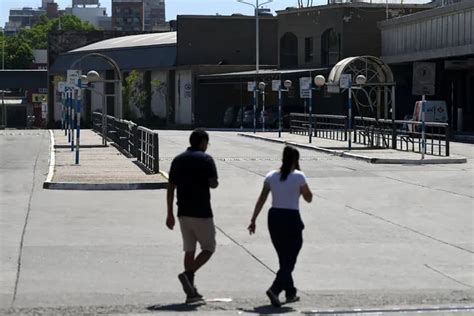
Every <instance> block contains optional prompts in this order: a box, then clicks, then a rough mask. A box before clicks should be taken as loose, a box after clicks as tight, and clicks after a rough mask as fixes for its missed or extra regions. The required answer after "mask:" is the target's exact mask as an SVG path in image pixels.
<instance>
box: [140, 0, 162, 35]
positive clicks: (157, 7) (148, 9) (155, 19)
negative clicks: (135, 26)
mask: <svg viewBox="0 0 474 316" xmlns="http://www.w3.org/2000/svg"><path fill="white" fill-rule="evenodd" d="M143 6H144V8H143V10H144V16H145V30H146V31H154V30H156V29H157V28H159V27H161V26H162V25H164V24H165V23H166V17H165V0H144V1H143Z"/></svg>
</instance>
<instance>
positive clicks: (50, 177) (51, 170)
mask: <svg viewBox="0 0 474 316" xmlns="http://www.w3.org/2000/svg"><path fill="white" fill-rule="evenodd" d="M49 139H50V141H49V171H48V176H47V177H46V181H45V182H44V183H43V188H44V187H45V185H47V184H48V183H51V181H52V180H53V176H54V166H55V165H56V156H55V154H54V133H53V130H51V129H50V130H49Z"/></svg>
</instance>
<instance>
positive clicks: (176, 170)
mask: <svg viewBox="0 0 474 316" xmlns="http://www.w3.org/2000/svg"><path fill="white" fill-rule="evenodd" d="M189 143H190V144H191V147H189V148H188V149H187V150H186V151H185V152H183V153H182V154H180V155H178V156H176V157H175V158H174V159H173V162H172V163H171V169H170V173H169V184H168V192H167V204H168V216H167V218H166V226H167V227H168V228H169V229H173V228H174V225H175V218H174V214H173V202H174V190H175V188H176V191H177V205H178V220H179V225H180V227H181V234H182V236H183V250H184V252H185V253H184V272H183V273H180V274H179V275H178V279H179V281H180V282H181V285H182V286H183V290H184V292H185V293H186V303H193V302H198V301H202V300H203V297H202V295H201V294H199V292H198V291H197V288H196V287H195V285H194V274H195V273H196V271H197V270H198V269H199V268H200V267H202V266H203V265H204V264H205V263H206V262H207V261H208V260H209V259H210V258H211V256H212V254H213V253H214V251H215V248H216V238H215V236H216V230H215V226H214V220H213V215H212V209H211V193H210V188H213V189H214V188H217V186H218V184H219V183H218V181H217V170H216V165H215V163H214V160H213V159H212V157H211V156H210V155H208V154H206V153H205V152H206V150H207V146H208V144H209V135H208V134H207V132H206V131H205V130H203V129H195V130H194V131H193V132H192V133H191V136H190V137H189ZM197 242H199V244H200V246H201V252H200V253H199V254H198V255H197V256H195V254H196V243H197Z"/></svg>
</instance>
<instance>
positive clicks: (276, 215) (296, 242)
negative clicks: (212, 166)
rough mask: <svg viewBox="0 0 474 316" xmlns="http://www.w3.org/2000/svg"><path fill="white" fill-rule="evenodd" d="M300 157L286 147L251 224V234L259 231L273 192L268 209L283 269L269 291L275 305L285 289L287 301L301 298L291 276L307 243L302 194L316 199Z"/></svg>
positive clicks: (270, 225) (274, 244)
mask: <svg viewBox="0 0 474 316" xmlns="http://www.w3.org/2000/svg"><path fill="white" fill-rule="evenodd" d="M299 156H300V155H299V152H298V150H296V149H295V148H293V147H290V146H285V149H284V150H283V163H282V165H281V167H280V170H274V171H271V172H269V173H268V174H267V176H266V177H265V182H264V184H263V189H262V192H261V193H260V197H259V198H258V200H257V203H256V205H255V210H254V212H253V216H252V219H251V221H250V225H249V227H248V230H249V232H250V234H253V233H255V228H256V225H255V221H256V220H257V217H258V214H259V213H260V211H261V210H262V208H263V205H264V204H265V201H266V200H267V197H268V194H269V193H270V192H271V193H272V207H271V208H270V210H269V212H268V230H269V231H270V237H271V240H272V243H273V246H274V247H275V250H276V252H277V254H278V260H279V263H280V269H279V270H278V272H277V275H276V278H275V280H274V281H273V284H272V286H271V287H270V288H269V289H268V290H267V292H266V294H267V296H268V298H269V299H270V302H271V303H272V305H273V306H275V307H280V306H281V302H280V299H279V295H280V293H281V292H282V291H285V296H286V303H291V302H296V301H299V297H298V296H297V291H296V288H295V286H294V284H293V277H292V275H291V273H292V272H293V269H294V267H295V264H296V259H297V257H298V253H299V251H300V249H301V246H302V245H303V229H304V225H303V222H302V221H301V217H300V213H299V197H300V195H302V196H303V198H304V199H305V201H306V202H308V203H310V202H311V201H312V199H313V194H312V193H311V190H310V189H309V187H308V184H307V183H306V177H305V175H304V173H303V172H301V171H300V166H299Z"/></svg>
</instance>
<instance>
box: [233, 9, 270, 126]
mask: <svg viewBox="0 0 474 316" xmlns="http://www.w3.org/2000/svg"><path fill="white" fill-rule="evenodd" d="M258 1H259V0H255V4H253V3H250V2H246V1H244V0H237V2H240V3H243V4H247V5H249V6H251V7H253V8H254V13H255V85H254V92H253V132H254V133H255V129H256V116H257V107H258V93H257V85H256V83H257V76H258V72H259V70H260V34H259V33H260V32H259V18H258V10H259V8H260V7H262V6H263V5H265V4H267V3H270V2H273V0H268V1H266V2H263V3H259V2H258Z"/></svg>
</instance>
